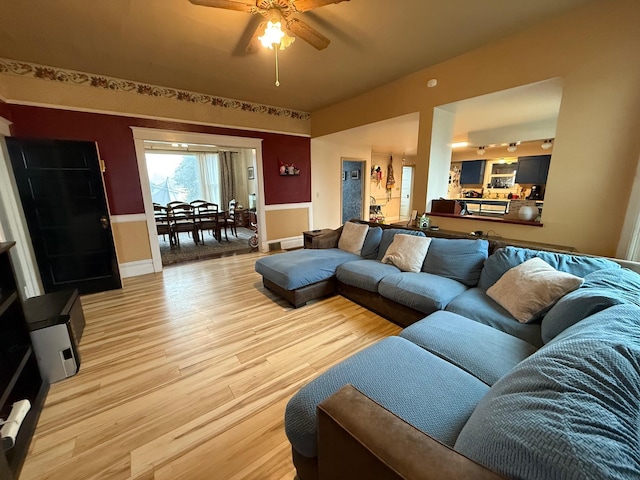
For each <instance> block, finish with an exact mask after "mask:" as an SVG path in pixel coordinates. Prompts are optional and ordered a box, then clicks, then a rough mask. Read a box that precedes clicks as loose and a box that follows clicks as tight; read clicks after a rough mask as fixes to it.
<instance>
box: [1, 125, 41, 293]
mask: <svg viewBox="0 0 640 480" xmlns="http://www.w3.org/2000/svg"><path fill="white" fill-rule="evenodd" d="M10 125H11V122H9V121H8V120H5V119H4V118H2V117H0V223H1V224H0V241H3V242H4V241H7V240H13V241H15V242H16V245H15V247H14V248H13V249H12V250H11V255H12V256H14V255H15V257H14V259H15V260H17V261H16V262H14V265H13V267H14V269H15V270H16V276H17V277H18V282H20V283H22V284H23V285H22V289H20V296H21V297H22V298H23V299H25V298H30V297H35V296H37V295H42V294H43V293H44V288H43V286H42V281H41V279H40V271H39V270H38V263H37V262H36V256H35V253H34V252H33V244H32V243H31V236H30V235H29V228H28V227H27V220H26V218H25V216H24V211H23V209H22V202H21V201H20V194H19V193H18V186H17V185H16V181H15V177H14V176H13V168H12V167H11V160H10V159H9V152H8V151H7V144H6V142H5V141H4V138H5V137H10V136H11V133H10V131H9V126H10Z"/></svg>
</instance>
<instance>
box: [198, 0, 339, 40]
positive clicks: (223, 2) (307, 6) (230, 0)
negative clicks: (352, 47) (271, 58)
mask: <svg viewBox="0 0 640 480" xmlns="http://www.w3.org/2000/svg"><path fill="white" fill-rule="evenodd" d="M348 1H349V0H256V1H241V0H189V2H191V3H192V4H194V5H201V6H204V7H214V8H224V9H226V10H236V11H239V12H247V13H257V14H260V15H262V16H263V17H265V20H264V21H263V22H261V23H260V24H259V25H258V28H256V30H255V32H254V34H253V36H252V37H251V40H250V42H249V45H248V46H247V52H248V53H253V52H255V51H256V50H257V48H258V46H259V45H260V35H262V34H264V32H265V29H267V28H268V23H269V21H272V22H274V23H275V21H280V22H281V23H282V24H283V25H282V26H284V27H286V29H287V30H289V31H290V32H291V33H292V34H293V35H295V36H296V37H300V38H301V39H302V40H304V41H305V42H307V43H308V44H310V45H312V46H314V47H315V48H317V49H318V50H323V49H325V48H327V46H328V45H329V43H330V40H329V39H328V38H327V37H325V36H324V35H322V34H321V33H320V32H318V31H317V30H316V29H314V28H313V27H311V26H310V25H309V24H307V23H305V22H303V21H302V20H300V19H299V18H296V17H295V14H297V13H303V12H308V11H309V10H313V9H315V8H320V7H324V6H325V5H331V4H332V3H340V2H348ZM287 37H288V35H287V36H286V37H285V38H283V44H281V46H280V48H281V49H284V48H286V47H287V46H288V45H290V44H291V42H293V40H294V39H293V38H291V37H288V38H287ZM287 42H288V43H287ZM285 43H286V44H285ZM263 44H264V41H263Z"/></svg>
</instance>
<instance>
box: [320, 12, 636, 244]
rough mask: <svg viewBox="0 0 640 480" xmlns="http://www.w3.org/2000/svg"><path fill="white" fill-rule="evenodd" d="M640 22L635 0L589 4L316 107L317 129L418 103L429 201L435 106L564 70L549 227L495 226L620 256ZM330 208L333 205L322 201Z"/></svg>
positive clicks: (417, 202) (631, 165)
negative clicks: (433, 82) (356, 94)
mask: <svg viewBox="0 0 640 480" xmlns="http://www.w3.org/2000/svg"><path fill="white" fill-rule="evenodd" d="M638 25H640V2H638V1H637V0H610V1H607V2H593V3H591V4H589V5H587V6H586V7H584V8H580V9H577V10H575V11H573V12H572V13H571V14H568V15H565V16H562V17H559V18H556V19H550V20H547V21H545V22H544V23H542V24H540V25H537V26H535V27H532V28H529V29H526V30H523V31H522V32H520V33H519V34H517V35H513V36H511V37H508V38H506V39H504V40H502V41H500V42H497V43H494V44H491V45H488V46H485V47H482V48H479V49H477V50H474V51H472V52H469V53H467V54H464V55H461V56H459V57H456V58H454V59H451V60H449V61H446V62H443V63H441V64H438V65H436V66H434V67H431V68H428V69H424V70H422V71H419V72H417V73H414V74H412V75H408V76H406V77H403V78H401V79H399V80H397V81H396V82H393V83H391V84H388V85H386V86H383V87H380V88H377V89H375V90H372V91H370V92H368V93H366V94H364V95H361V96H359V97H356V98H353V99H350V100H347V101H345V102H342V103H339V104H336V105H333V106H331V107H328V108H325V109H322V110H320V111H317V112H313V114H312V129H311V130H312V137H316V136H321V135H326V134H329V133H334V132H337V131H341V130H345V129H348V128H353V127H356V126H360V125H364V124H368V123H372V122H376V121H380V120H384V119H387V118H393V117H396V116H399V115H403V114H406V113H409V112H414V111H416V108H418V109H419V110H420V113H421V115H420V127H419V138H418V154H417V160H416V172H415V174H416V184H415V191H414V203H413V208H415V209H417V210H423V209H424V206H425V205H426V203H427V200H430V199H431V198H430V197H429V195H428V192H427V189H426V185H427V184H428V170H429V167H428V165H429V152H430V150H431V131H432V128H431V124H432V119H433V109H434V107H436V106H438V105H443V104H447V103H450V102H454V101H458V100H462V99H466V98H471V97H475V96H478V95H484V94H488V93H493V92H497V91H500V90H504V89H508V88H512V87H516V86H520V85H525V84H529V83H534V82H538V81H542V80H546V79H550V78H554V77H561V79H562V81H563V98H562V103H561V106H560V112H559V117H558V127H557V132H556V140H555V145H554V152H553V160H552V163H551V168H550V172H549V182H548V184H547V191H546V196H545V208H544V213H543V217H542V220H543V222H544V227H542V228H534V227H524V226H516V225H502V224H491V227H492V229H493V230H495V231H496V233H499V234H500V235H502V236H504V237H510V238H527V239H529V240H532V241H538V242H545V243H555V244H565V245H572V246H575V247H576V248H578V249H579V250H580V251H583V252H589V253H594V254H604V255H614V254H615V253H616V247H617V245H618V242H619V239H620V235H621V230H622V226H623V220H624V216H625V212H626V210H627V205H628V202H629V198H630V193H631V186H632V182H633V172H635V171H636V167H637V164H638V152H639V151H640V135H638V132H640V87H639V85H640V62H638V61H637V55H638V54H637V52H638V51H639V50H640V28H638ZM430 78H437V79H438V82H439V83H438V86H437V87H436V88H431V89H429V88H427V87H426V82H427V80H428V79H430ZM312 154H313V152H312ZM313 173H314V175H315V174H316V170H314V172H313ZM315 200H316V199H315V198H314V201H315ZM324 207H325V208H331V206H330V205H328V204H326V203H325V204H324ZM438 223H439V224H440V226H441V227H442V228H447V229H452V230H459V231H471V230H485V231H486V230H488V228H487V224H483V223H480V222H474V221H465V220H458V219H452V220H446V221H445V220H442V221H440V220H439V222H438ZM476 223H477V224H478V225H475V224H476ZM494 225H496V226H494Z"/></svg>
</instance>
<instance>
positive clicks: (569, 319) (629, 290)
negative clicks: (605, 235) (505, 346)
mask: <svg viewBox="0 0 640 480" xmlns="http://www.w3.org/2000/svg"><path fill="white" fill-rule="evenodd" d="M621 303H633V304H636V305H639V306H640V275H638V274H637V273H635V272H633V271H631V270H628V269H626V268H615V269H606V270H598V271H596V272H593V273H590V274H588V275H587V276H585V277H584V284H583V285H582V287H580V288H579V289H578V290H576V291H575V292H571V293H569V294H568V295H566V296H564V297H563V298H561V299H560V300H559V301H558V303H557V304H556V305H554V306H553V307H552V308H551V310H549V311H548V312H547V314H546V315H545V316H544V318H543V319H542V325H541V326H542V331H541V334H542V340H543V341H544V342H545V343H546V342H549V341H551V340H552V339H553V338H554V337H555V336H556V335H558V334H559V333H560V332H562V331H563V330H565V329H566V328H568V327H570V326H571V325H574V324H575V323H577V322H579V321H580V320H582V319H583V318H587V317H588V316H590V315H593V314H594V313H597V312H599V311H601V310H604V309H605V308H608V307H611V306H613V305H619V304H621Z"/></svg>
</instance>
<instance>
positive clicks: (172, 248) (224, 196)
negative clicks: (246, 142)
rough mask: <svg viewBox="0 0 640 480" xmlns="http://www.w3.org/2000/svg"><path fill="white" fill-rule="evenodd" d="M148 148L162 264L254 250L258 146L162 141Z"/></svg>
mask: <svg viewBox="0 0 640 480" xmlns="http://www.w3.org/2000/svg"><path fill="white" fill-rule="evenodd" d="M144 147H145V160H146V166H147V174H148V177H149V185H150V188H151V199H152V201H153V207H154V216H155V220H156V229H157V232H158V242H159V245H160V256H161V258H162V264H163V266H167V265H172V264H176V263H181V262H186V261H194V260H204V259H208V258H215V257H220V256H224V255H236V254H242V253H249V252H251V251H252V250H253V248H252V247H253V244H252V242H251V241H252V239H253V238H254V235H255V228H253V227H252V225H254V224H255V223H256V222H255V213H256V206H255V203H256V198H257V187H256V183H257V180H256V177H255V156H256V155H255V149H249V148H228V147H223V146H218V145H206V144H193V143H189V144H187V143H175V142H164V141H145V142H144ZM203 226H206V227H208V228H202V227H203ZM178 227H180V228H178ZM191 227H193V228H191ZM211 227H215V228H211Z"/></svg>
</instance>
